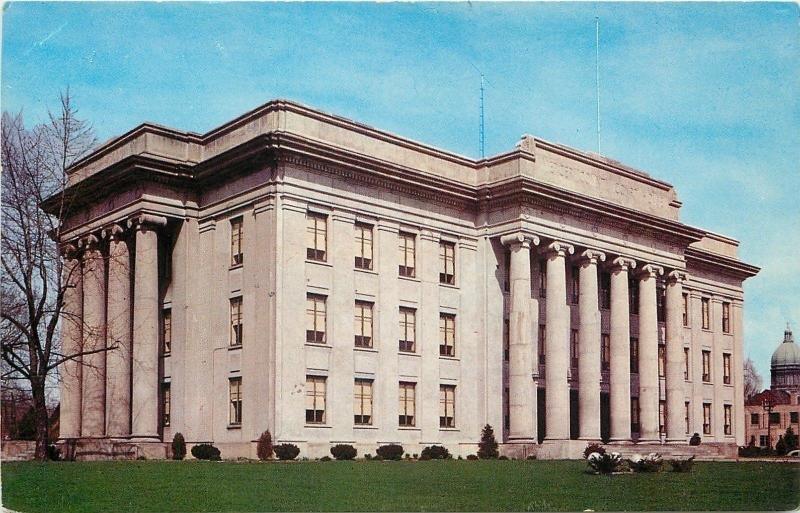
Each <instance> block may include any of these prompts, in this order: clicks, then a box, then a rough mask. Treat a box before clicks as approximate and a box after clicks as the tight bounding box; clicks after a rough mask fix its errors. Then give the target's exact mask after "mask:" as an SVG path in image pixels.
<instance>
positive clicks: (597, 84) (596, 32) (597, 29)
mask: <svg viewBox="0 0 800 513" xmlns="http://www.w3.org/2000/svg"><path fill="white" fill-rule="evenodd" d="M594 80H595V88H596V93H597V154H598V155H599V154H600V17H599V16H595V17H594Z"/></svg>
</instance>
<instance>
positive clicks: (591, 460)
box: [586, 452, 622, 474]
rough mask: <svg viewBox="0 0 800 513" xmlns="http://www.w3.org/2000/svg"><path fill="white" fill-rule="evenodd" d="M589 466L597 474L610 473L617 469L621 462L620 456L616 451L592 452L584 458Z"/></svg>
mask: <svg viewBox="0 0 800 513" xmlns="http://www.w3.org/2000/svg"><path fill="white" fill-rule="evenodd" d="M586 462H587V463H588V464H589V468H591V469H592V470H594V471H595V472H597V473H598V474H611V473H612V472H616V471H617V470H619V468H620V465H621V463H622V457H621V456H620V455H619V453H617V452H612V453H605V454H600V453H598V452H593V453H592V454H590V455H589V457H588V458H586Z"/></svg>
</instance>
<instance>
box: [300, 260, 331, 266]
mask: <svg viewBox="0 0 800 513" xmlns="http://www.w3.org/2000/svg"><path fill="white" fill-rule="evenodd" d="M306 263H307V264H314V265H321V266H322V267H333V264H330V263H328V262H325V261H323V260H309V259H307V258H306Z"/></svg>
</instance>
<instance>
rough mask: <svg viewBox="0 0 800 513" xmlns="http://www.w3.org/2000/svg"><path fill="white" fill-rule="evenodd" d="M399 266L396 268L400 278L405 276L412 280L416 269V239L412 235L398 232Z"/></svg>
mask: <svg viewBox="0 0 800 513" xmlns="http://www.w3.org/2000/svg"><path fill="white" fill-rule="evenodd" d="M399 241H400V246H399V248H400V266H399V268H398V272H399V274H400V276H405V277H406V278H413V277H414V276H415V273H416V271H415V269H416V259H417V255H416V253H417V252H416V247H417V239H416V237H415V236H414V234H413V233H403V232H400V237H399Z"/></svg>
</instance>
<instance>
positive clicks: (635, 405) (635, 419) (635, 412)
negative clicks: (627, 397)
mask: <svg viewBox="0 0 800 513" xmlns="http://www.w3.org/2000/svg"><path fill="white" fill-rule="evenodd" d="M631 431H633V432H635V433H638V432H639V398H638V397H631Z"/></svg>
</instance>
